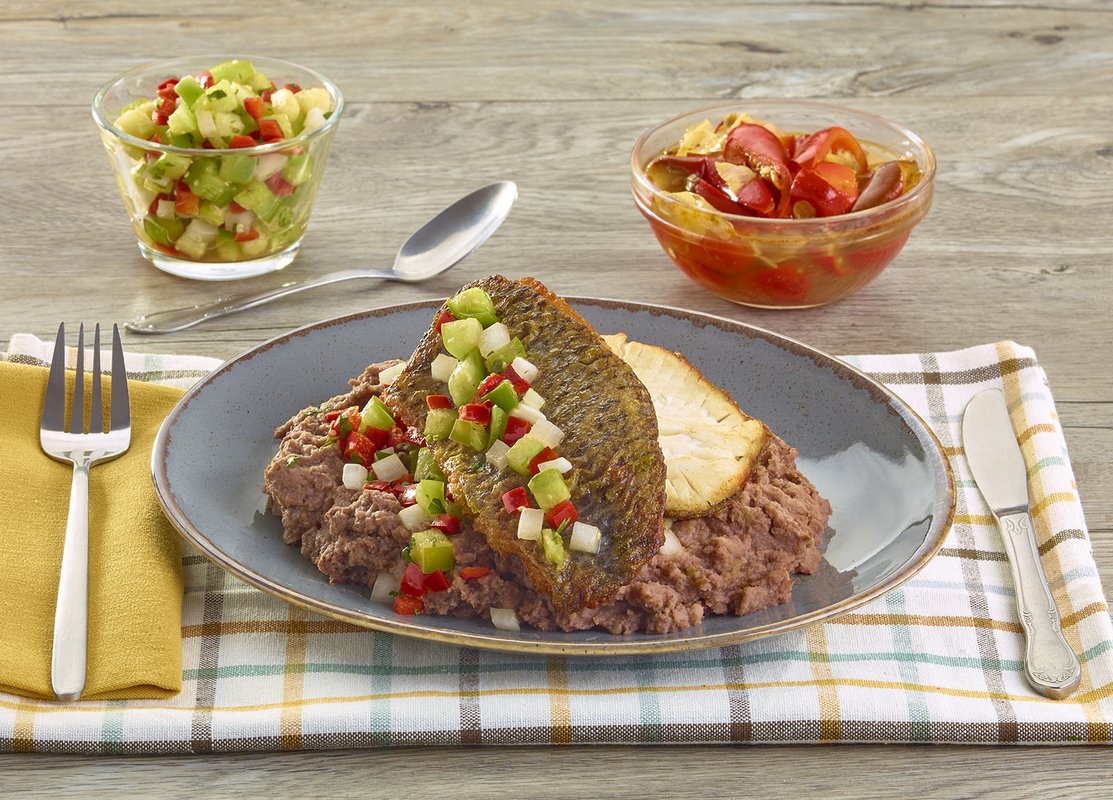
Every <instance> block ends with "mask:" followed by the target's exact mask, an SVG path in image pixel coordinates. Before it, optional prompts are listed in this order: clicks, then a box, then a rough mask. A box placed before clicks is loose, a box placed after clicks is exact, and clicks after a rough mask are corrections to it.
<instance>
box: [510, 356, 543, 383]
mask: <svg viewBox="0 0 1113 800" xmlns="http://www.w3.org/2000/svg"><path fill="white" fill-rule="evenodd" d="M510 366H512V367H513V368H514V371H515V372H517V373H518V375H519V376H520V377H521V379H522V380H524V381H525V382H526V383H533V379H534V378H536V377H537V367H535V366H533V364H531V363H530V362H528V361H526V360H525V359H524V358H522V357H521V356H517V357H516V358H515V359H514V360H513V361H511V362H510Z"/></svg>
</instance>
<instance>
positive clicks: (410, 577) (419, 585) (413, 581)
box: [402, 561, 425, 597]
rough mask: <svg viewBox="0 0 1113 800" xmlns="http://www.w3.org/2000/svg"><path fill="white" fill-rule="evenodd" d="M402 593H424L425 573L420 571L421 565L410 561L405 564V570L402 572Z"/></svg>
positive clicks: (417, 594)
mask: <svg viewBox="0 0 1113 800" xmlns="http://www.w3.org/2000/svg"><path fill="white" fill-rule="evenodd" d="M402 594H408V595H410V596H411V597H421V596H422V595H423V594H425V574H424V573H422V571H421V567H419V566H418V565H417V564H415V563H413V562H412V561H411V562H410V563H409V564H407V565H406V571H405V572H404V573H403V574H402Z"/></svg>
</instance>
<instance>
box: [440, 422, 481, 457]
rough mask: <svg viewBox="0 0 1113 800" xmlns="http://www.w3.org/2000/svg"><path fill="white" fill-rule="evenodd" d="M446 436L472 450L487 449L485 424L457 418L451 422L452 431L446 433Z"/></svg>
mask: <svg viewBox="0 0 1113 800" xmlns="http://www.w3.org/2000/svg"><path fill="white" fill-rule="evenodd" d="M448 438H449V439H451V440H452V441H454V442H459V443H460V444H462V445H464V446H465V447H470V448H471V449H472V450H476V451H478V452H483V451H484V450H486V449H487V426H486V425H480V424H479V423H478V422H471V421H469V420H464V419H458V420H456V421H455V422H454V423H452V432H451V433H449V434H448Z"/></svg>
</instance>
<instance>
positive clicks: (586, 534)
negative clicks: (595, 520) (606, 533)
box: [568, 520, 603, 553]
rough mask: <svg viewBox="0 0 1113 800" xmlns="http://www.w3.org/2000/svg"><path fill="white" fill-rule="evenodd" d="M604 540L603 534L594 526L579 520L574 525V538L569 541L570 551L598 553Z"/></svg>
mask: <svg viewBox="0 0 1113 800" xmlns="http://www.w3.org/2000/svg"><path fill="white" fill-rule="evenodd" d="M602 538H603V532H602V531H600V530H599V529H598V528H596V527H595V526H594V525H588V524H587V523H586V522H580V521H579V520H577V521H575V522H573V523H572V536H571V538H570V539H569V540H568V549H569V550H579V551H580V552H581V553H598V552H599V542H600V541H601V540H602Z"/></svg>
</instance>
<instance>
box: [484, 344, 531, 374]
mask: <svg viewBox="0 0 1113 800" xmlns="http://www.w3.org/2000/svg"><path fill="white" fill-rule="evenodd" d="M518 356H521V357H522V358H525V356H526V347H525V345H523V344H522V340H521V339H519V338H518V337H517V336H515V337H514V338H513V339H511V340H510V344H507V345H503V346H502V347H500V348H499V349H498V350H496V351H495V352H493V353H491V354H490V355H488V356H487V371H488V372H502V371H503V370H504V369H506V367H507V365H508V364H509V363H510V362H511V361H513V360H514V359H515V358H517V357H518Z"/></svg>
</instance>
